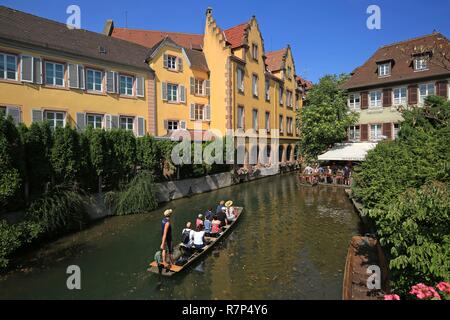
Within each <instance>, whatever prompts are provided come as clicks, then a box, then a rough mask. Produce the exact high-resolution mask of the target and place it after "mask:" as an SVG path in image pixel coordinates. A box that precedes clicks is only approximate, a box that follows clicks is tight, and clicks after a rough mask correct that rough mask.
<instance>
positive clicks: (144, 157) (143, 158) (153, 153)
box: [136, 135, 160, 175]
mask: <svg viewBox="0 0 450 320" xmlns="http://www.w3.org/2000/svg"><path fill="white" fill-rule="evenodd" d="M136 154H137V160H138V164H139V166H140V167H141V169H142V170H148V171H150V172H152V173H153V175H155V174H156V173H157V171H158V170H159V167H160V165H159V163H160V159H159V158H158V145H157V142H156V140H155V138H154V137H151V136H149V135H146V136H144V137H141V138H138V139H137V144H136Z"/></svg>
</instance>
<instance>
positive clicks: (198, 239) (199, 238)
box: [192, 224, 206, 250]
mask: <svg viewBox="0 0 450 320" xmlns="http://www.w3.org/2000/svg"><path fill="white" fill-rule="evenodd" d="M192 243H193V244H194V248H195V249H198V250H199V249H203V247H204V246H205V245H206V241H205V231H204V230H203V224H201V225H199V226H198V227H197V231H195V232H194V233H193V234H192Z"/></svg>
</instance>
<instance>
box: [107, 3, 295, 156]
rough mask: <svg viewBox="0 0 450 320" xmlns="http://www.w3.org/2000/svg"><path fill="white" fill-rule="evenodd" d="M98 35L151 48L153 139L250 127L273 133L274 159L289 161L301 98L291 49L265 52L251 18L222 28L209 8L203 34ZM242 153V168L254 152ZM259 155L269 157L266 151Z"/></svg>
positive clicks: (110, 29)
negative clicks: (276, 140) (176, 133)
mask: <svg viewBox="0 0 450 320" xmlns="http://www.w3.org/2000/svg"><path fill="white" fill-rule="evenodd" d="M104 33H105V34H107V35H109V36H112V37H115V38H120V39H123V40H127V41H132V42H135V43H137V44H140V45H143V46H146V47H148V48H150V53H149V57H148V59H147V61H148V63H149V65H150V67H151V68H152V69H153V70H155V74H156V80H155V81H156V124H155V126H156V132H157V135H159V136H166V135H169V134H170V133H171V131H172V130H174V129H178V128H183V129H187V130H189V131H191V132H195V129H201V130H202V131H204V130H208V129H216V130H219V131H220V132H221V133H222V134H225V132H226V131H227V130H234V131H236V130H238V129H243V130H245V131H247V130H249V129H253V130H254V132H255V133H262V132H265V133H267V134H268V135H269V137H270V133H271V130H275V131H276V132H277V134H279V144H280V149H279V151H280V152H279V160H280V161H282V162H294V161H295V159H294V147H295V144H296V142H297V141H298V138H299V136H298V132H297V130H296V129H295V128H296V123H295V121H296V120H295V119H296V110H297V108H301V107H302V99H301V95H299V94H298V87H297V81H296V76H295V75H296V72H295V63H294V60H293V56H292V51H291V48H290V47H289V46H287V47H286V48H285V49H282V50H279V51H275V52H268V53H266V52H265V50H264V41H263V37H262V35H261V32H260V29H259V26H258V22H257V20H256V18H255V17H252V18H251V19H250V20H249V21H248V22H245V23H243V24H240V25H237V26H235V27H232V28H229V29H226V30H223V29H221V28H220V27H219V26H218V25H217V24H216V22H215V20H214V18H213V16H212V10H211V9H208V10H207V11H206V22H205V29H204V33H203V34H186V33H177V32H162V31H150V30H134V29H126V28H115V27H114V24H113V23H112V21H108V22H107V24H106V27H105V31H104ZM180 66H181V68H180ZM299 97H300V98H299ZM246 149H247V156H246V163H248V162H249V156H248V154H249V153H250V152H253V150H249V146H246ZM259 152H266V153H267V156H269V154H270V153H271V150H270V149H266V150H265V151H262V150H260V151H259ZM258 159H259V158H258ZM250 163H251V161H250Z"/></svg>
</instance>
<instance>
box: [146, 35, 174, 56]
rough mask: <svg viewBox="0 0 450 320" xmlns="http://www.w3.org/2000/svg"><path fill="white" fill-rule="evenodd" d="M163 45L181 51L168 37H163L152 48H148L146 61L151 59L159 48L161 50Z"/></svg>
mask: <svg viewBox="0 0 450 320" xmlns="http://www.w3.org/2000/svg"><path fill="white" fill-rule="evenodd" d="M164 45H168V46H172V47H174V48H177V49H180V50H181V49H182V47H181V46H179V45H178V44H176V43H175V42H174V41H173V40H172V39H171V38H170V37H169V36H166V37H164V38H163V39H162V40H161V41H158V42H157V43H156V44H155V45H154V46H153V47H151V48H150V50H149V52H148V59H151V58H153V56H154V55H156V53H157V52H158V50H159V48H162V47H163V46H164Z"/></svg>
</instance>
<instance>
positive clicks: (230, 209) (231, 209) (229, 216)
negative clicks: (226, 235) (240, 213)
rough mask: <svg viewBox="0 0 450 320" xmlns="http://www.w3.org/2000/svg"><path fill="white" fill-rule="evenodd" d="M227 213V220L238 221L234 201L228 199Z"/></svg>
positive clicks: (226, 204)
mask: <svg viewBox="0 0 450 320" xmlns="http://www.w3.org/2000/svg"><path fill="white" fill-rule="evenodd" d="M225 208H226V210H225V215H226V217H227V222H228V223H232V222H234V221H236V214H235V212H234V207H233V201H231V200H230V201H227V202H226V203H225Z"/></svg>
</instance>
